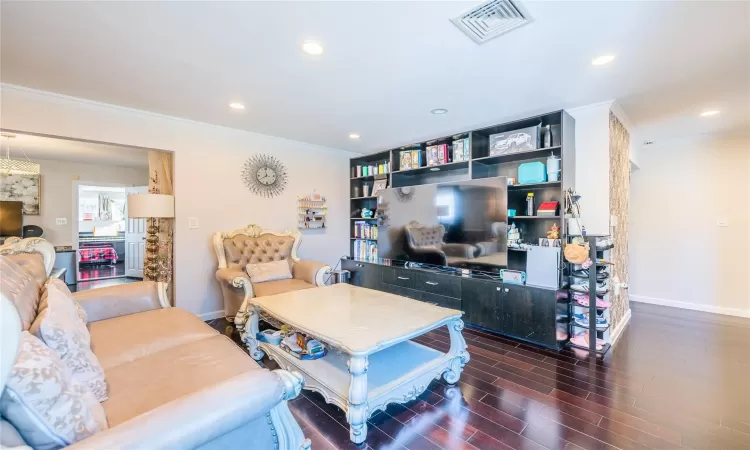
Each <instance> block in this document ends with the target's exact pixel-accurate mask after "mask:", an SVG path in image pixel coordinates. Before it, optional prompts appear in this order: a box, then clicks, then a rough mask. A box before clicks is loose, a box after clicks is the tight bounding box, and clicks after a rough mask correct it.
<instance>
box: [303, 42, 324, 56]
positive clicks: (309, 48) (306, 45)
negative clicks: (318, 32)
mask: <svg viewBox="0 0 750 450" xmlns="http://www.w3.org/2000/svg"><path fill="white" fill-rule="evenodd" d="M302 51H303V52H305V53H307V54H309V55H316V56H317V55H320V54H322V53H323V46H322V45H321V44H320V42H316V41H305V42H303V43H302Z"/></svg>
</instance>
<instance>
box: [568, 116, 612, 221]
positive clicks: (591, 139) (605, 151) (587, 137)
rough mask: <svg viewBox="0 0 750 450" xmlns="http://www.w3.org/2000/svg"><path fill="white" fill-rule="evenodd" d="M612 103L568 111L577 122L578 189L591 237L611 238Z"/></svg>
mask: <svg viewBox="0 0 750 450" xmlns="http://www.w3.org/2000/svg"><path fill="white" fill-rule="evenodd" d="M612 103H613V102H612V101H606V102H602V103H596V104H592V105H587V106H582V107H580V108H574V109H570V110H566V111H567V112H568V113H569V114H570V115H571V116H573V118H574V119H575V121H576V179H575V189H576V192H577V193H578V194H580V195H581V222H582V225H584V226H585V227H586V231H587V232H588V233H589V234H609V111H610V107H611V106H612Z"/></svg>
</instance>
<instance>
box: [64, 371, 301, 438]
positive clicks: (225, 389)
mask: <svg viewBox="0 0 750 450" xmlns="http://www.w3.org/2000/svg"><path fill="white" fill-rule="evenodd" d="M303 382H304V379H303V378H302V376H301V375H300V374H298V373H294V372H287V371H285V370H275V371H273V372H269V371H267V370H253V371H250V372H246V373H244V374H242V375H237V376H236V377H233V378H231V379H229V380H226V381H224V382H223V383H219V384H216V385H214V386H211V387H208V388H205V389H203V390H201V391H198V392H195V393H193V394H190V395H187V396H185V397H182V398H179V399H177V400H173V401H171V402H169V403H167V404H164V405H162V406H160V407H158V408H156V409H154V410H152V411H149V412H147V413H145V414H141V415H140V416H137V417H134V418H132V419H130V420H128V421H126V422H124V423H121V424H119V425H117V426H115V427H112V428H109V429H107V430H104V431H101V432H99V433H96V434H95V435H93V436H91V437H89V438H86V439H83V440H81V441H78V442H77V443H75V444H73V445H72V446H70V447H66V448H68V449H71V450H84V449H92V448H102V449H103V448H106V449H109V450H115V449H122V450H124V449H142V448H148V449H152V450H157V449H165V450H167V449H192V448H196V447H199V446H201V445H203V444H206V443H208V442H211V441H213V440H214V439H216V438H219V437H220V436H222V435H224V434H226V433H228V432H230V431H232V430H234V429H236V428H238V427H241V426H243V425H245V424H247V423H249V422H252V421H253V420H255V419H260V420H263V421H266V420H267V419H266V418H265V415H266V414H267V413H270V419H271V422H272V424H273V427H274V429H275V431H276V436H277V438H278V443H279V447H278V448H279V449H280V450H298V449H300V448H309V441H308V440H306V439H305V437H304V435H303V434H302V429H301V428H300V427H299V425H298V424H297V422H296V421H295V419H294V416H292V414H291V412H290V411H289V408H288V407H287V404H286V400H290V399H292V398H294V397H296V396H297V395H298V394H299V392H300V390H301V389H302V384H303ZM228 399H229V400H228ZM269 426H270V425H269ZM246 444H247V445H248V448H252V443H250V442H248V443H246Z"/></svg>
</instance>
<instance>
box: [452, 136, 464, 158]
mask: <svg viewBox="0 0 750 450" xmlns="http://www.w3.org/2000/svg"><path fill="white" fill-rule="evenodd" d="M463 160H464V140H463V139H458V140H456V141H453V162H459V161H463Z"/></svg>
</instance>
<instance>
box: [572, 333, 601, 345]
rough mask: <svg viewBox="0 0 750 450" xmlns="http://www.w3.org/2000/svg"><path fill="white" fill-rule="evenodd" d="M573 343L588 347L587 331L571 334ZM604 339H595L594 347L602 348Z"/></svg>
mask: <svg viewBox="0 0 750 450" xmlns="http://www.w3.org/2000/svg"><path fill="white" fill-rule="evenodd" d="M570 342H572V343H573V344H575V345H578V346H580V347H586V348H588V347H589V332H588V331H584V332H583V333H579V334H576V335H575V336H573V338H572V339H571V340H570ZM605 343H606V342H604V339H597V340H596V349H597V350H601V349H603V348H604V344H605Z"/></svg>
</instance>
